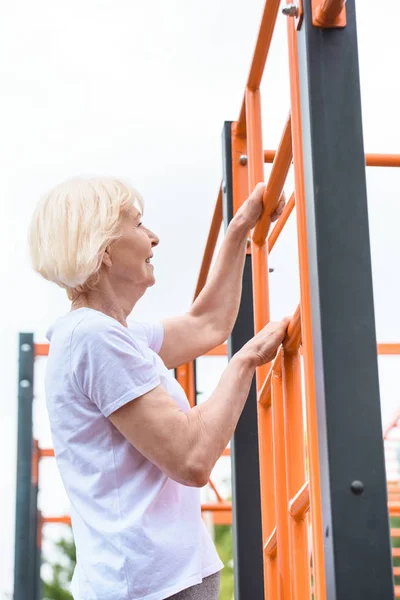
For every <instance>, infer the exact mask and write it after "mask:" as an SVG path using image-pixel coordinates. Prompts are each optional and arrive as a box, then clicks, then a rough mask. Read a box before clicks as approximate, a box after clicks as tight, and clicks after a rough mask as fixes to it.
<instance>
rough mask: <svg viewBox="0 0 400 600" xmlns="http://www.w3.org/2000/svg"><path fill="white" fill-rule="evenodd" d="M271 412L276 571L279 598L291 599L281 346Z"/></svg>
mask: <svg viewBox="0 0 400 600" xmlns="http://www.w3.org/2000/svg"><path fill="white" fill-rule="evenodd" d="M272 415H273V442H274V479H275V482H274V483H275V486H274V487H275V506H276V538H277V544H278V553H277V563H278V573H279V589H280V596H279V598H280V600H290V598H291V573H290V547H289V523H288V512H287V507H288V501H289V497H288V490H287V481H286V475H285V474H286V469H287V457H286V444H285V441H286V438H285V416H284V400H283V389H282V349H280V350H279V352H278V355H277V357H276V359H275V361H274V365H273V367H272Z"/></svg>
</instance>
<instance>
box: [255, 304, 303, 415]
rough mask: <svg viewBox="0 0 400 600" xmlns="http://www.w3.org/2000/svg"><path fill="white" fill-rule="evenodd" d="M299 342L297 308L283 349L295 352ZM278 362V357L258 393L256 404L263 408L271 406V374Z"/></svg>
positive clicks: (298, 312)
mask: <svg viewBox="0 0 400 600" xmlns="http://www.w3.org/2000/svg"><path fill="white" fill-rule="evenodd" d="M300 341H301V322H300V307H299V306H298V307H297V309H296V311H295V313H294V315H293V317H292V320H291V321H290V323H289V326H288V333H287V337H286V340H285V341H284V347H285V349H286V351H288V352H295V351H296V349H298V348H299V345H300ZM279 360H280V356H279V355H278V356H277V357H276V359H275V361H274V363H273V365H272V368H270V370H269V371H268V374H267V377H266V378H265V380H264V383H263V385H262V387H261V390H260V391H259V393H258V403H259V405H260V406H262V407H264V408H269V406H270V405H271V382H272V372H273V368H274V366H275V363H276V362H277V361H279ZM277 364H278V363H277Z"/></svg>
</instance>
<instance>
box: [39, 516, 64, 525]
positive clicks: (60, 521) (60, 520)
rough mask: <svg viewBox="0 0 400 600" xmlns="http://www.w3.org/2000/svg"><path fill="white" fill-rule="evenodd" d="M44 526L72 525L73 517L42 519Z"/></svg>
mask: <svg viewBox="0 0 400 600" xmlns="http://www.w3.org/2000/svg"><path fill="white" fill-rule="evenodd" d="M41 521H42V523H43V525H49V524H51V523H62V524H64V525H71V517H69V516H68V515H64V516H62V517H42V519H41Z"/></svg>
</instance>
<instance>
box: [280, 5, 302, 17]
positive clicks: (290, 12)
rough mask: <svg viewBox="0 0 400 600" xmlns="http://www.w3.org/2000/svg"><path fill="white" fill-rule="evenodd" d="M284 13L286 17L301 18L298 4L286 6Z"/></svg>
mask: <svg viewBox="0 0 400 600" xmlns="http://www.w3.org/2000/svg"><path fill="white" fill-rule="evenodd" d="M282 13H283V14H284V15H285V16H286V17H298V16H299V7H298V6H297V4H294V3H292V4H286V6H284V7H283V8H282Z"/></svg>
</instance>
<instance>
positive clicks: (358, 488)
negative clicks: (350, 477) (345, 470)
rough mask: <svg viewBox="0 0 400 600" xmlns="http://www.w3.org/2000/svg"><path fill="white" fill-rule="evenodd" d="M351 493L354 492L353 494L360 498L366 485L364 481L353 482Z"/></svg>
mask: <svg viewBox="0 0 400 600" xmlns="http://www.w3.org/2000/svg"><path fill="white" fill-rule="evenodd" d="M351 491H352V492H353V494H355V495H356V496H359V495H360V494H362V493H363V491H364V484H363V482H362V481H357V480H356V481H353V482H352V484H351Z"/></svg>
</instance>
